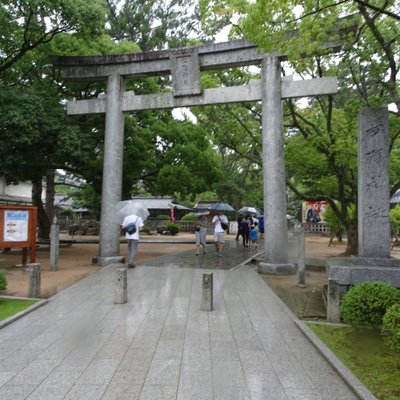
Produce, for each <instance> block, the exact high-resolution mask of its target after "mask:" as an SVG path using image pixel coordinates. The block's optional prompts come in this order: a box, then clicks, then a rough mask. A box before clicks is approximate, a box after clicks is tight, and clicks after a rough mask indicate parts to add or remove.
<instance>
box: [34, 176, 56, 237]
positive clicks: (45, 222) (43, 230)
mask: <svg viewBox="0 0 400 400" xmlns="http://www.w3.org/2000/svg"><path fill="white" fill-rule="evenodd" d="M32 204H33V205H34V206H36V207H37V208H38V227H39V231H38V238H39V239H49V238H50V228H51V223H50V220H49V219H48V218H47V215H46V212H45V210H44V208H43V202H42V180H41V179H40V180H35V181H32Z"/></svg>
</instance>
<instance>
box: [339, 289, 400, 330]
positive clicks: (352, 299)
mask: <svg viewBox="0 0 400 400" xmlns="http://www.w3.org/2000/svg"><path fill="white" fill-rule="evenodd" d="M396 303H400V291H399V290H398V289H396V288H395V287H394V286H392V285H389V284H387V283H385V282H364V283H361V284H359V285H356V286H353V287H352V288H351V289H350V290H349V291H348V292H347V293H346V295H345V297H344V299H343V302H342V304H341V306H340V313H341V316H342V318H343V320H344V321H345V322H347V323H348V324H350V325H351V326H352V327H353V328H361V327H363V328H380V327H381V326H382V319H383V316H384V315H385V313H386V310H387V309H388V308H389V307H391V306H392V305H393V304H396Z"/></svg>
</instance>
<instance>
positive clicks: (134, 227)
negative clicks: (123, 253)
mask: <svg viewBox="0 0 400 400" xmlns="http://www.w3.org/2000/svg"><path fill="white" fill-rule="evenodd" d="M143 226H144V223H143V219H142V218H140V217H139V216H138V215H135V214H131V215H128V216H126V217H125V219H124V221H123V222H122V229H123V230H124V231H125V238H126V240H127V242H128V265H127V266H128V268H135V267H136V264H135V263H136V253H137V248H138V244H139V231H141V230H142V229H143Z"/></svg>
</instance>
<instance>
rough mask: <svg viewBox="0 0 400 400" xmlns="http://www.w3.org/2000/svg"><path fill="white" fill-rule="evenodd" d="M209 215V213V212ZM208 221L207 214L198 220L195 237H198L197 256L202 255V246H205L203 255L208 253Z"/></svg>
mask: <svg viewBox="0 0 400 400" xmlns="http://www.w3.org/2000/svg"><path fill="white" fill-rule="evenodd" d="M207 213H208V212H207ZM207 224H208V219H207V217H206V215H205V214H200V215H199V216H198V217H197V220H196V227H195V235H196V248H197V250H196V256H198V255H199V253H200V246H203V254H206V253H207V249H206V235H207Z"/></svg>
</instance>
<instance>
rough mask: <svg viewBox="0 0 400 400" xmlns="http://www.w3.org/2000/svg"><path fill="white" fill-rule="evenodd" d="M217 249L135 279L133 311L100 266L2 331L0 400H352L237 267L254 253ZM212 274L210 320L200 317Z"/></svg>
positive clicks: (290, 320)
mask: <svg viewBox="0 0 400 400" xmlns="http://www.w3.org/2000/svg"><path fill="white" fill-rule="evenodd" d="M235 246H236V247H235ZM212 249H213V248H212V246H209V253H208V254H206V255H205V257H203V260H204V261H203V264H202V266H201V269H198V268H196V265H197V263H200V261H199V260H200V257H196V255H195V250H193V251H191V252H185V253H183V254H181V255H179V256H175V257H172V258H170V257H167V259H166V260H164V262H162V260H161V259H158V260H157V263H158V264H159V265H160V266H162V267H157V266H155V265H156V263H155V262H154V260H153V261H151V262H146V263H141V264H140V265H138V266H137V267H136V268H135V269H132V270H128V302H127V303H126V304H114V289H115V279H116V268H120V267H121V265H120V264H115V265H110V266H107V267H103V268H101V269H99V271H98V272H96V273H95V274H93V275H90V276H88V277H87V278H85V279H83V280H81V281H79V282H78V283H76V284H74V285H72V286H70V287H68V288H66V289H65V290H63V291H62V292H60V293H58V294H57V295H55V296H53V297H52V298H50V299H49V303H48V304H46V305H44V306H42V307H41V308H39V309H37V310H35V311H33V312H31V313H30V314H28V315H26V316H25V317H23V318H21V319H19V320H17V321H15V322H14V323H12V324H10V325H8V326H6V327H4V328H2V329H0V400H339V399H346V400H353V399H357V398H358V397H357V396H356V395H355V394H354V392H353V391H352V390H351V389H350V388H349V387H348V386H347V384H346V383H345V382H344V381H343V379H342V378H341V377H340V376H339V375H338V374H337V373H336V372H335V370H334V369H333V368H332V366H331V365H330V364H329V363H328V362H327V361H326V360H325V358H324V357H323V356H322V355H321V354H320V353H319V351H318V350H317V349H316V348H315V347H314V346H313V345H312V344H311V343H310V342H309V341H308V339H307V338H306V337H305V336H304V335H303V333H302V332H301V331H300V329H299V328H298V326H297V325H296V323H295V321H294V316H293V314H292V313H291V312H290V311H289V309H288V308H287V307H286V306H285V305H284V304H283V303H282V302H281V301H280V299H279V298H278V297H277V296H276V295H275V293H274V292H273V291H272V290H271V289H270V288H269V286H268V285H266V284H265V283H264V282H263V280H262V279H261V278H260V276H259V275H258V274H257V273H256V272H255V271H254V268H250V267H249V266H246V265H240V263H241V262H243V261H244V260H246V259H247V258H249V257H248V256H249V255H250V256H251V253H250V251H248V250H245V249H243V248H242V247H240V246H239V247H238V246H237V245H236V243H235V242H233V243H230V244H229V248H228V246H227V248H226V250H225V254H224V255H223V256H222V257H216V256H215V255H214V254H213V252H212V251H211V250H212ZM174 260H175V261H174ZM149 263H151V265H153V266H150V265H149ZM166 265H168V266H166ZM177 266H185V267H187V266H191V268H177ZM206 266H207V267H208V268H209V269H207V271H212V272H213V276H214V291H213V293H214V295H213V306H214V307H213V310H212V311H201V309H200V308H201V301H202V285H201V282H202V274H203V272H204V271H205V268H206ZM217 268H218V269H217Z"/></svg>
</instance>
